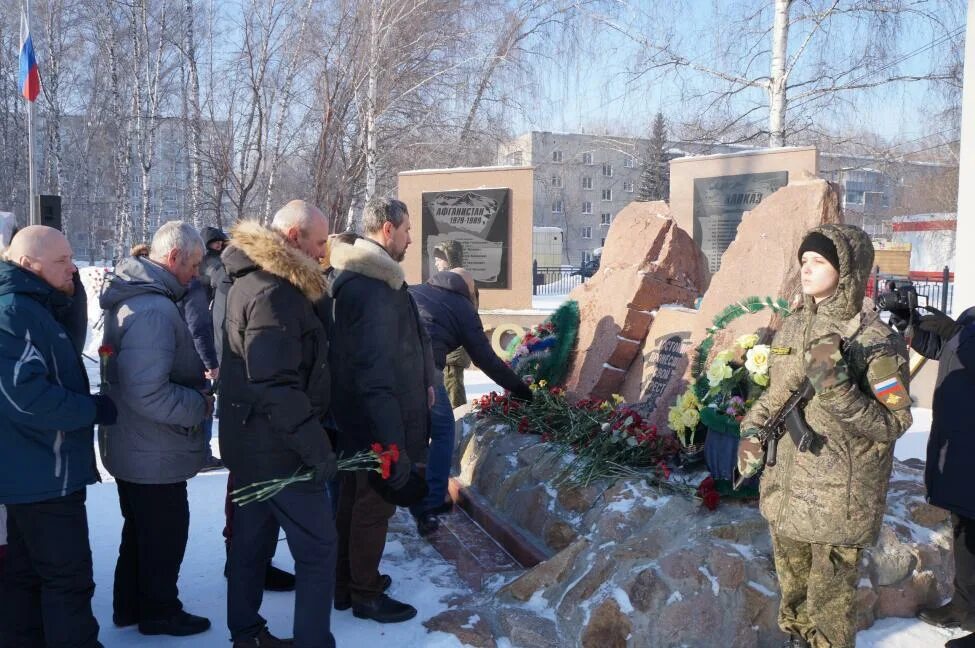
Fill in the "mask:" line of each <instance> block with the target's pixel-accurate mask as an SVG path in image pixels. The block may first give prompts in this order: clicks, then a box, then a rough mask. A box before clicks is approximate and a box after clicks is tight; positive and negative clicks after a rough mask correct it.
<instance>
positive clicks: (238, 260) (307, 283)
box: [220, 220, 326, 302]
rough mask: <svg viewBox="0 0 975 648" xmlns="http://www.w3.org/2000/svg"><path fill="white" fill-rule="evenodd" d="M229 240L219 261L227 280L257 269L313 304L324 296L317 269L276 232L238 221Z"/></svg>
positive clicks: (307, 258)
mask: <svg viewBox="0 0 975 648" xmlns="http://www.w3.org/2000/svg"><path fill="white" fill-rule="evenodd" d="M230 240H231V243H230V245H229V246H227V249H225V250H224V251H223V254H222V255H220V258H221V260H222V261H223V263H224V266H225V267H226V268H227V274H229V275H230V276H231V277H234V278H236V277H239V276H241V275H245V274H247V273H249V272H253V271H254V270H258V269H260V270H264V271H265V272H269V273H270V274H273V275H275V276H277V277H281V278H282V279H284V280H285V281H287V282H288V283H290V284H291V285H293V286H294V287H295V288H297V289H298V290H300V291H301V293H302V294H303V295H304V296H305V297H307V298H308V299H309V301H312V302H316V301H318V300H319V299H321V297H322V296H323V295H324V294H325V293H326V282H325V275H324V273H323V272H322V269H321V267H320V266H319V265H318V264H317V263H316V262H315V260H314V259H312V258H311V257H309V256H308V255H306V254H304V253H303V252H302V251H301V250H299V249H297V248H294V247H292V246H291V244H290V243H288V240H287V239H286V238H285V237H284V235H283V234H281V233H280V232H278V231H276V230H273V229H271V228H269V227H264V226H263V225H261V224H260V223H258V222H257V221H252V220H242V221H240V222H239V223H237V225H235V226H234V228H233V229H232V230H231V231H230Z"/></svg>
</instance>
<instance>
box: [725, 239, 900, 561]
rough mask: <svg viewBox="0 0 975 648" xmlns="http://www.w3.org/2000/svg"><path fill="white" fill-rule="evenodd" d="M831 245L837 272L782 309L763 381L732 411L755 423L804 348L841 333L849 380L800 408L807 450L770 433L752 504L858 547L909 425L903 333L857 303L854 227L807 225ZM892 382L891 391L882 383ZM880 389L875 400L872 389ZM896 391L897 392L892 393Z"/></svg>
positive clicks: (864, 257)
mask: <svg viewBox="0 0 975 648" xmlns="http://www.w3.org/2000/svg"><path fill="white" fill-rule="evenodd" d="M816 229H817V230H818V231H820V232H822V233H823V234H825V235H827V236H828V237H829V238H830V239H831V240H832V241H833V243H834V244H835V245H836V248H837V253H838V256H839V260H840V282H839V286H838V287H837V291H836V293H835V294H834V295H833V296H831V297H829V298H827V299H825V300H823V301H821V302H820V303H819V304H815V303H814V302H813V301H812V299H810V298H808V297H807V298H806V300H805V304H804V306H803V307H801V308H800V309H798V310H797V311H796V312H795V313H794V314H793V315H792V316H791V317H789V318H788V319H786V320H785V321H784V323H783V326H782V328H781V329H780V330H779V332H778V333H777V334H776V336H775V338H774V340H773V341H772V357H771V366H770V377H771V382H770V385H769V388H768V390H766V392H765V393H764V394H763V395H762V396H761V397H760V398H759V399H758V400H757V401H756V403H755V405H754V406H753V407H752V409H751V410H750V411H749V412H748V414H747V415H746V416H745V419H744V420H743V421H742V424H741V429H742V430H743V431H744V433H747V431H748V430H749V429H755V428H758V427H759V426H760V425H761V424H762V423H764V422H765V421H766V420H767V419H768V418H769V417H770V416H772V414H774V413H775V412H776V411H777V410H778V409H779V408H780V407H781V406H782V404H783V403H784V402H785V401H786V400H787V399H788V398H789V396H790V395H791V394H792V392H793V391H795V390H796V389H797V388H798V387H799V385H800V383H801V382H802V380H803V379H804V378H805V376H806V372H805V359H804V352H805V350H806V349H807V348H808V346H809V343H810V342H811V341H812V340H815V339H816V338H819V337H821V336H824V335H828V334H831V333H836V334H839V335H840V336H842V337H843V339H844V343H845V344H844V351H843V355H844V358H845V360H846V362H847V365H848V368H849V373H850V378H851V379H850V381H849V382H847V383H845V384H842V385H839V386H837V387H834V388H831V389H828V390H825V391H823V392H821V393H819V394H816V395H815V396H813V397H812V399H810V400H809V401H808V402H807V404H806V406H805V409H804V417H805V420H806V423H807V425H808V426H809V428H810V429H812V430H813V431H814V432H816V433H817V435H819V436H820V440H819V443H817V444H815V445H814V448H813V451H810V452H802V453H800V452H798V450H797V448H796V445H795V443H794V442H793V440H792V438H791V436H790V435H789V434H786V435H785V436H783V437H782V439H781V440H780V442H779V448H778V451H779V454H778V462H777V463H776V465H775V466H771V467H766V469H765V472H764V474H763V476H762V480H761V511H762V515H763V516H764V517H765V519H766V520H768V522H769V525H770V526H771V527H772V530H773V531H774V532H775V533H779V534H781V535H783V536H786V537H789V538H793V539H795V540H801V541H804V542H812V543H819V544H830V545H846V546H857V547H865V546H869V545H872V544H873V543H874V542H876V539H877V536H878V535H879V533H880V525H881V522H882V520H883V516H884V511H885V509H886V497H887V486H888V482H889V481H890V473H891V469H892V465H893V456H894V443H895V441H896V440H897V438H898V437H900V436H901V435H902V434H903V433H904V432H905V431H906V430H907V428H908V427H910V425H911V410H910V399H909V398H908V397H907V395H906V393H905V392H904V390H903V389H902V388H903V387H906V386H907V384H908V380H909V373H908V365H907V349H906V346H905V344H904V341H903V339H902V338H901V337H900V336H899V335H898V334H897V333H895V332H894V331H892V330H891V329H890V328H889V327H888V326H887V325H886V324H884V323H883V322H881V321H880V320H879V319H878V318H877V316H876V314H875V313H872V312H871V313H865V312H861V308H862V303H863V296H864V287H865V285H866V281H867V280H868V277H869V274H870V268H871V267H872V265H873V246H872V245H871V243H870V240H869V238H868V237H867V235H866V234H864V233H863V232H862V230H859V229H858V228H854V227H850V226H844V225H824V226H821V227H819V228H816ZM891 384H894V385H895V388H896V390H897V391H895V393H893V394H892V393H890V392H888V393H886V394H885V393H884V391H883V390H884V389H885V388H886V387H885V386H887V385H891ZM878 393H879V394H881V395H882V396H883V398H884V400H885V401H886V403H885V402H882V401H881V398H880V397H878V396H877V395H876V394H878ZM898 394H899V395H898Z"/></svg>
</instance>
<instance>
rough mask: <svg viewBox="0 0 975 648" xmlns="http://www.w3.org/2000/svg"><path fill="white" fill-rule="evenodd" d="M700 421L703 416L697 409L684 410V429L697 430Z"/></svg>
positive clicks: (682, 419) (682, 420)
mask: <svg viewBox="0 0 975 648" xmlns="http://www.w3.org/2000/svg"><path fill="white" fill-rule="evenodd" d="M700 420H701V415H700V414H699V413H698V411H697V410H696V409H689V410H684V413H683V414H682V415H681V422H682V423H683V424H684V427H686V428H688V429H690V430H693V429H694V428H696V427H697V424H698V422H699V421H700Z"/></svg>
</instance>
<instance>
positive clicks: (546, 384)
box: [538, 380, 548, 389]
mask: <svg viewBox="0 0 975 648" xmlns="http://www.w3.org/2000/svg"><path fill="white" fill-rule="evenodd" d="M538 386H539V387H541V388H542V389H545V387H546V386H548V381H547V380H539V381H538Z"/></svg>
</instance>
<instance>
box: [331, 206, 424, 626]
mask: <svg viewBox="0 0 975 648" xmlns="http://www.w3.org/2000/svg"><path fill="white" fill-rule="evenodd" d="M363 228H364V230H365V238H360V239H356V240H355V242H354V243H353V244H352V245H349V244H346V243H342V242H341V241H339V240H336V241H334V242H333V244H332V250H331V263H332V269H333V272H332V277H333V279H332V289H331V292H332V299H333V300H334V302H333V308H332V310H333V322H332V326H331V340H330V343H331V344H330V351H329V361H330V364H331V366H332V370H333V371H334V372H335V375H336V376H341V377H342V379H341V380H335V381H332V403H333V407H332V414H333V416H334V418H335V422H336V424H337V426H338V446H339V451H340V453H341V454H343V455H351V454H353V453H355V452H358V451H360V450H367V449H368V448H369V447H370V445H371V444H372V443H381V444H382V445H383V446H384V447H385V446H389V445H390V444H393V443H395V444H396V445H397V446H398V447H399V449H400V457H399V461H398V462H397V463H396V464H394V466H393V474H392V476H391V477H390V479H389V486H390V487H392V489H394V490H399V489H403V488H405V487H407V485H408V483H409V482H410V468H411V464H412V463H413V462H417V463H424V462H425V460H426V450H427V449H426V445H427V424H428V418H429V407H430V406H431V405H432V399H433V387H432V384H433V383H432V377H433V358H432V355H431V354H430V348H429V340H427V339H426V335H425V334H424V333H423V327H422V326H421V324H420V322H419V316H418V314H417V310H416V305H415V304H414V303H413V299H412V298H411V297H410V293H409V292H408V291H407V289H406V283H405V281H404V275H403V269H402V268H401V267H400V261H402V260H403V257H404V255H405V253H406V248H407V247H408V246H409V244H410V216H409V214H408V213H407V210H406V205H404V204H403V203H402V202H400V201H398V200H392V199H385V198H384V199H373V200H371V201H369V203H368V204H367V205H366V208H365V213H364V214H363ZM339 491H340V494H339V510H338V515H337V518H336V525H337V527H338V533H339V560H338V566H337V568H336V592H335V607H336V609H346V608H348V607H352V608H353V613H354V614H355V615H356V616H357V617H360V618H366V619H374V620H376V621H380V622H384V623H393V622H399V621H406V620H408V619H411V618H413V616H415V615H416V609H415V608H414V607H413V606H411V605H407V604H405V603H401V602H399V601H396V600H395V599H392V598H390V597H389V596H387V595H386V594H384V593H383V591H384V589H385V588H386V587H388V585H389V581H388V578H385V577H383V576H382V575H380V573H379V561H380V559H381V558H382V555H383V548H384V547H385V545H386V532H387V529H388V523H389V518H390V517H391V516H392V515H393V513H394V512H395V510H396V508H395V506H394V505H393V504H391V503H389V502H387V501H385V500H384V499H383V497H382V495H381V494H380V492H379V491H378V490H377V489H376V488H375V487H374V486H373V485H372V484H371V483H370V481H369V479H368V477H367V474H366V473H364V472H361V471H360V472H355V473H351V472H350V473H342V476H341V480H340V488H339Z"/></svg>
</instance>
